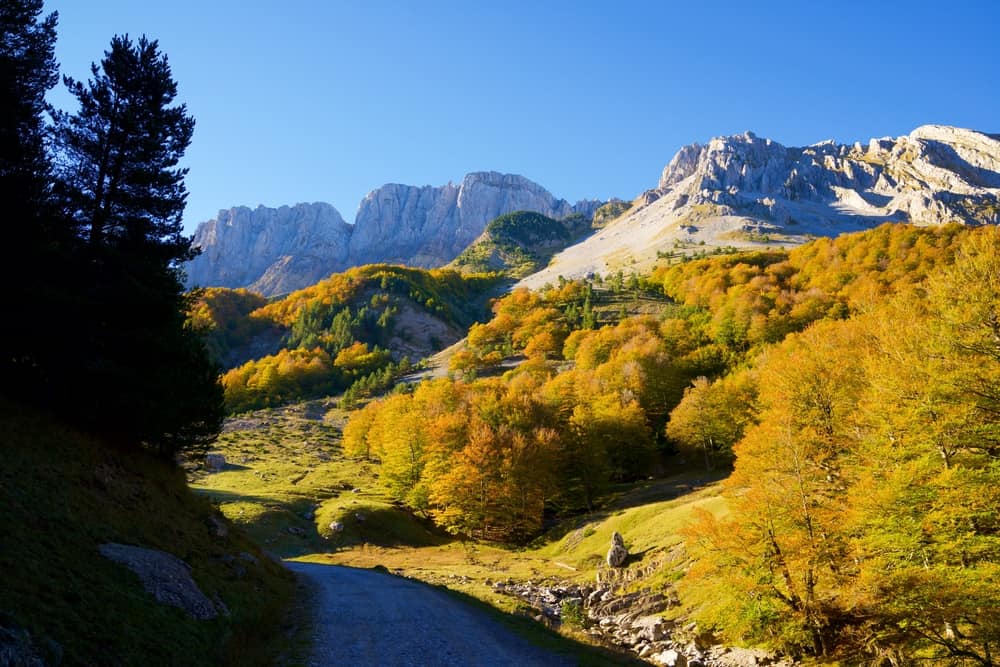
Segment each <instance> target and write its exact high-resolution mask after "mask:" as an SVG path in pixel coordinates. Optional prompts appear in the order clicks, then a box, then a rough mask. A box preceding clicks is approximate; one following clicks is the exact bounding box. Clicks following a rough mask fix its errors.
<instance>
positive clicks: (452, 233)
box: [186, 171, 601, 295]
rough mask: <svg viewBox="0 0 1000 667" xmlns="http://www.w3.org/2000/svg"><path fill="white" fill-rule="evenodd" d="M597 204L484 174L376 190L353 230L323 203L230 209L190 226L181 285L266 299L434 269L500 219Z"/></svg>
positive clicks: (558, 214) (585, 209) (511, 177)
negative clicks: (246, 291) (323, 282)
mask: <svg viewBox="0 0 1000 667" xmlns="http://www.w3.org/2000/svg"><path fill="white" fill-rule="evenodd" d="M600 204H601V202H598V201H581V202H577V203H576V204H570V203H569V202H567V201H565V200H563V199H556V198H555V197H554V196H553V195H552V194H551V193H550V192H548V190H546V189H545V188H543V187H542V186H540V185H538V184H537V183H535V182H533V181H530V180H528V179H527V178H524V177H523V176H518V175H515V174H501V173H498V172H493V171H485V172H473V173H470V174H468V175H466V176H465V177H464V178H463V179H462V182H461V184H460V185H455V184H453V183H448V184H447V185H443V186H437V187H435V186H429V185H426V186H412V185H403V184H399V183H389V184H386V185H383V186H382V187H380V188H378V189H376V190H372V191H371V192H369V193H368V194H367V195H365V197H364V198H363V199H362V200H361V203H360V205H359V206H358V213H357V217H356V219H355V222H354V224H353V225H349V224H347V223H346V222H344V220H343V218H342V217H341V216H340V213H338V212H337V210H336V209H335V208H334V207H333V206H330V205H329V204H299V205H296V206H293V207H288V206H283V207H280V208H277V209H272V208H267V207H258V208H257V209H254V210H252V211H251V210H250V209H248V208H245V207H236V208H233V209H230V210H228V211H220V213H219V216H218V217H216V219H215V220H210V221H208V222H206V223H203V224H202V225H200V226H199V227H198V230H197V232H196V233H195V245H196V246H198V247H200V248H201V249H202V254H201V255H199V256H198V257H196V258H195V259H194V260H193V261H191V262H190V263H188V265H187V267H186V268H187V274H188V284H189V286H194V285H200V286H215V285H219V286H225V287H249V288H250V289H253V290H255V291H258V292H261V293H263V294H265V295H273V294H281V293H285V292H289V291H292V290H294V289H299V288H302V287H305V286H307V285H311V284H313V283H315V282H317V281H318V280H320V279H322V278H325V277H326V276H328V275H330V274H331V273H333V272H336V271H342V270H344V269H346V268H348V267H351V266H358V265H361V264H370V263H374V262H392V263H403V264H408V265H411V266H422V267H435V266H442V265H444V264H447V263H448V262H449V261H451V260H452V259H454V258H455V257H456V256H457V255H458V254H459V253H460V252H462V250H464V249H465V248H466V247H467V246H468V245H469V244H470V243H472V241H474V240H475V239H476V238H477V237H478V236H479V235H480V234H481V233H482V232H483V230H484V229H485V227H486V224H487V223H488V222H489V221H490V220H493V219H494V218H496V217H498V216H500V215H503V214H505V213H512V212H514V211H521V210H523V211H533V212H537V213H541V214H543V215H546V216H549V217H553V218H562V217H565V216H568V215H571V214H573V213H583V214H585V215H587V216H591V215H593V212H594V210H596V209H597V207H598V206H599V205H600Z"/></svg>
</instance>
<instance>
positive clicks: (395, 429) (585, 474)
mask: <svg viewBox="0 0 1000 667" xmlns="http://www.w3.org/2000/svg"><path fill="white" fill-rule="evenodd" d="M998 248H1000V233H998V231H997V229H996V228H993V227H984V228H976V229H970V228H964V227H959V226H945V227H937V228H917V227H911V226H906V225H884V226H882V227H879V228H876V229H873V230H870V231H868V232H862V233H857V234H852V235H846V236H841V237H838V238H836V239H819V240H816V241H813V242H812V243H809V244H807V245H805V246H802V247H799V248H796V249H793V250H790V251H768V252H758V253H740V254H731V255H722V256H717V257H710V258H705V259H699V260H694V261H688V262H682V263H679V264H673V265H670V266H665V267H662V268H660V269H658V270H656V271H654V272H653V273H652V274H651V275H649V276H646V277H643V278H641V279H639V282H641V283H642V285H643V287H644V288H646V289H649V288H653V289H659V290H662V292H663V295H664V296H666V297H668V298H669V299H670V301H671V304H670V305H668V307H666V308H664V309H663V311H662V314H661V315H660V316H658V317H657V316H652V315H640V316H626V317H623V318H618V319H616V320H615V321H607V322H598V321H596V320H595V318H593V317H589V318H584V317H581V316H580V313H581V312H582V311H583V310H584V308H583V306H584V305H586V304H587V303H588V298H589V296H590V295H592V294H593V291H594V289H595V286H594V285H593V284H590V283H586V282H574V281H564V283H563V284H562V285H561V286H558V287H550V288H549V289H547V290H543V291H540V292H537V293H531V292H527V291H515V292H513V293H511V294H509V295H508V296H506V297H504V298H502V299H500V300H498V301H497V302H496V303H495V304H494V317H493V319H492V320H490V321H489V322H487V323H483V324H479V325H475V326H473V328H472V329H471V331H470V332H469V337H468V344H467V349H466V350H465V352H463V353H461V354H460V355H456V357H455V358H454V360H453V364H452V369H453V373H452V376H451V377H450V378H444V379H439V380H435V381H433V382H426V383H423V384H420V385H418V386H417V387H416V388H415V389H414V390H413V391H412V392H409V393H405V392H404V393H399V394H396V395H393V396H390V397H387V398H384V399H381V400H376V401H372V402H370V403H368V404H367V405H366V406H365V407H364V408H363V409H361V410H360V411H358V412H356V413H355V414H354V415H353V417H352V418H351V421H350V422H349V423H348V425H347V427H346V430H345V434H344V437H345V448H346V449H347V450H349V451H350V452H351V453H353V454H354V455H356V456H359V457H366V458H369V459H372V460H377V461H379V462H380V463H381V470H382V476H383V480H384V481H385V483H386V485H387V486H388V488H389V489H390V490H391V492H392V494H393V496H394V497H395V498H396V499H397V500H399V501H400V502H403V503H405V504H406V505H408V506H409V507H411V508H412V509H413V510H414V511H417V512H420V513H424V514H426V515H427V516H429V517H432V518H433V519H434V520H435V521H436V522H438V523H439V524H440V525H442V526H444V527H446V528H448V529H449V530H452V531H454V532H456V533H463V534H469V535H475V536H478V537H483V538H487V539H493V540H502V541H508V542H514V543H524V542H526V541H527V540H530V539H531V538H533V537H534V536H536V535H538V534H539V533H540V531H541V530H542V529H543V527H544V526H545V525H546V520H547V519H548V518H549V517H551V516H568V515H572V514H573V513H575V512H580V511H586V510H587V509H590V508H592V507H593V506H594V504H595V503H596V502H599V500H600V498H601V494H602V492H603V491H605V490H606V489H607V488H608V486H609V485H610V484H614V483H616V482H618V481H623V480H635V479H638V478H641V477H642V476H645V475H647V474H649V473H650V472H651V471H652V470H653V465H654V463H655V462H656V461H657V460H661V459H660V455H661V454H663V453H665V452H672V451H676V452H680V453H681V454H682V455H683V456H685V457H686V458H688V459H690V460H692V461H698V462H699V463H700V464H703V465H705V466H706V467H708V468H715V467H719V468H726V467H731V469H732V474H731V476H730V477H729V479H728V480H727V481H726V482H725V491H724V495H725V497H726V498H727V501H728V505H729V512H728V513H727V514H726V515H724V516H722V517H720V518H714V517H713V516H711V515H708V514H705V515H703V516H701V517H699V518H698V519H697V520H696V521H695V522H693V523H692V524H691V525H690V526H689V528H688V529H687V533H686V544H687V551H688V554H689V557H690V559H691V561H690V563H691V565H690V568H689V569H688V570H687V572H686V573H685V575H684V577H683V579H682V581H681V582H680V586H681V590H682V591H683V594H684V595H685V596H686V597H687V598H688V599H690V600H692V601H694V602H695V603H696V607H697V612H696V614H697V620H698V621H699V622H700V623H702V624H703V625H704V627H709V628H712V629H713V630H714V631H715V632H717V633H719V634H720V635H721V636H723V637H725V638H726V639H727V640H730V641H733V642H739V643H750V644H761V645H767V646H772V647H779V648H782V649H784V650H785V651H787V652H788V653H790V654H792V655H800V656H801V655H815V656H832V657H836V656H841V657H847V656H853V657H856V656H860V655H867V656H869V657H870V658H871V659H872V661H873V662H874V663H876V664H893V665H902V664H912V662H913V661H916V660H924V659H927V660H938V661H942V660H943V661H949V660H951V661H968V662H970V663H976V664H992V662H991V661H992V660H993V657H992V655H993V653H994V652H995V650H996V649H995V646H996V642H997V641H998V640H1000V622H998V619H1000V609H998V605H1000V602H998V601H1000V589H998V583H1000V582H998V579H997V575H998V573H1000V521H998V518H997V517H998V514H997V511H996V508H997V506H998V501H1000V497H998V493H1000V491H998V489H1000V484H998V482H1000V478H998V474H1000V461H998V455H1000V364H998V362H1000V344H998V342H997V341H1000V324H998V322H1000V253H998V252H997V250H998ZM480 375H482V377H480Z"/></svg>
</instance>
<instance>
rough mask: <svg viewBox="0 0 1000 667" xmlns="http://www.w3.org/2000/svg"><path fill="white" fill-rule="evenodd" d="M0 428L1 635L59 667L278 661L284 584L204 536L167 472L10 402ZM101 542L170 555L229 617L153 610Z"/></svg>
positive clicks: (204, 517)
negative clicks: (51, 655) (41, 649)
mask: <svg viewBox="0 0 1000 667" xmlns="http://www.w3.org/2000/svg"><path fill="white" fill-rule="evenodd" d="M0 421H2V432H3V433H4V435H3V440H2V447H0V507H3V511H2V512H0V535H2V536H3V537H2V538H0V539H2V548H0V569H2V571H3V573H4V584H3V586H0V612H2V613H0V622H2V623H3V624H8V625H9V624H13V625H16V626H19V627H21V628H24V629H26V630H28V631H29V632H30V633H31V635H32V637H33V639H34V641H35V642H36V643H41V644H49V645H51V646H55V645H57V646H58V647H59V648H58V649H54V650H55V651H56V653H58V652H60V651H61V653H62V664H64V665H97V664H102V665H119V664H120V665H133V664H142V665H177V664H185V665H219V664H233V665H254V664H268V663H271V662H273V661H274V660H275V659H276V657H277V655H276V653H280V652H281V651H283V650H284V648H285V646H284V643H283V642H284V636H283V634H282V633H283V631H282V628H281V625H282V622H283V615H284V613H285V611H286V608H287V607H288V603H289V601H290V599H291V596H292V594H293V590H294V581H293V579H292V577H291V576H290V575H289V574H288V573H287V572H286V571H285V570H284V569H283V568H281V567H280V566H279V565H278V564H276V563H274V562H272V561H271V560H270V559H269V558H268V557H267V556H266V555H265V554H264V553H262V552H261V551H260V550H259V549H258V548H257V547H256V546H255V545H254V544H253V543H252V542H250V540H249V539H247V538H246V537H245V536H243V535H241V534H240V533H239V532H238V531H235V530H230V531H229V533H228V535H226V536H225V537H219V536H217V535H215V534H214V532H213V529H212V526H211V524H210V521H209V517H210V515H211V514H212V513H213V509H212V507H211V506H210V504H209V503H208V502H207V501H206V500H204V499H202V498H198V497H196V496H194V495H193V494H191V493H190V492H189V491H188V489H187V488H186V487H185V483H184V477H183V473H182V472H181V471H180V470H179V469H177V467H176V466H174V465H173V464H170V463H168V462H165V461H162V460H159V459H156V458H154V457H152V456H151V455H149V454H148V453H146V452H144V451H141V450H137V449H116V448H113V447H111V446H109V445H107V444H106V443H103V442H100V441H98V440H95V439H93V438H89V437H86V436H83V435H81V434H79V433H77V432H75V431H73V430H71V429H68V428H62V427H60V426H58V425H56V424H54V423H53V420H51V419H49V418H47V417H46V416H44V415H41V414H37V413H34V412H31V411H29V410H26V409H23V408H21V407H20V406H16V405H12V404H10V403H6V402H4V403H0ZM105 542H120V543H125V544H134V545H138V546H143V547H149V548H153V549H160V550H163V551H167V552H170V553H172V554H174V555H175V556H178V557H179V558H181V559H183V560H184V561H185V562H186V563H187V564H188V565H190V566H191V573H192V576H193V578H194V579H195V581H196V582H197V584H198V586H199V587H200V588H201V590H202V591H203V592H204V593H205V594H206V595H207V596H209V598H215V597H217V598H218V599H220V600H221V601H222V602H224V604H225V605H226V607H227V608H228V609H229V611H230V614H231V615H230V616H229V617H225V616H220V617H218V618H216V619H213V620H210V621H197V620H194V619H191V618H190V617H188V616H186V615H185V614H184V613H183V612H182V611H180V610H178V609H176V608H173V607H168V606H164V605H161V604H158V603H157V602H156V601H155V600H154V599H153V598H152V597H151V596H150V595H149V594H147V593H146V592H145V591H144V590H143V588H142V586H141V584H140V582H139V580H138V578H137V577H136V576H135V575H133V574H132V573H131V572H130V571H129V570H128V569H126V568H125V567H123V566H122V565H119V564H116V563H113V562H111V561H109V560H107V559H105V558H103V557H102V556H101V555H100V554H99V553H98V551H97V547H98V545H100V544H102V543H105ZM241 554H246V555H247V556H249V558H248V557H247V556H243V557H241ZM53 642H54V644H52V643H53Z"/></svg>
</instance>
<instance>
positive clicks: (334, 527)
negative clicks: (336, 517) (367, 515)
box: [330, 521, 344, 533]
mask: <svg viewBox="0 0 1000 667" xmlns="http://www.w3.org/2000/svg"><path fill="white" fill-rule="evenodd" d="M330 532H332V533H342V532H344V524H342V523H341V522H339V521H331V522H330Z"/></svg>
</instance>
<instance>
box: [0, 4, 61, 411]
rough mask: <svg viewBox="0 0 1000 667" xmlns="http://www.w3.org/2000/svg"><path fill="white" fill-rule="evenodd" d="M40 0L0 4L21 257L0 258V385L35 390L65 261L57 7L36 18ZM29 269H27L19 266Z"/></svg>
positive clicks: (3, 108) (8, 157) (10, 201)
mask: <svg viewBox="0 0 1000 667" xmlns="http://www.w3.org/2000/svg"><path fill="white" fill-rule="evenodd" d="M41 12H42V0H10V1H7V2H4V3H2V4H0V195H2V197H3V202H4V215H5V221H6V223H7V224H6V225H5V226H4V240H5V243H6V244H7V247H8V248H10V249H11V250H12V252H13V253H16V256H17V258H18V260H19V261H16V262H14V261H6V262H2V263H0V267H2V269H0V270H2V273H0V281H2V284H4V285H7V286H13V285H17V289H11V290H9V293H8V295H7V299H6V301H7V303H6V307H5V309H6V311H7V314H8V322H9V323H11V324H9V325H8V326H4V327H2V329H0V330H2V331H3V334H2V339H0V349H2V350H3V354H2V356H0V386H2V389H3V390H4V391H5V392H8V393H11V394H14V395H17V396H27V395H33V394H34V393H35V390H37V389H39V387H40V385H41V384H42V382H41V377H42V376H44V375H45V370H44V369H45V366H46V364H45V363H43V360H42V356H43V355H44V353H45V351H46V350H51V349H53V347H54V346H53V344H52V341H51V340H49V336H50V335H51V331H52V322H51V320H52V319H54V313H53V311H54V310H55V309H54V308H52V307H50V306H51V304H49V303H47V299H46V298H45V296H46V295H47V294H48V293H50V292H51V285H52V284H53V283H54V282H58V281H57V278H56V276H57V271H55V269H58V268H59V267H61V266H62V265H63V262H60V261H57V260H56V259H55V256H56V255H55V253H56V251H58V250H61V248H60V247H59V244H57V243H55V242H54V241H55V240H56V239H54V238H49V236H50V235H51V232H52V225H51V224H50V223H51V213H52V211H51V210H50V209H49V207H48V203H49V200H50V175H51V167H50V162H49V157H48V154H47V152H46V148H45V140H46V132H47V128H46V124H45V120H44V115H45V111H46V108H47V106H46V103H45V93H46V92H47V91H48V90H49V89H50V88H52V86H54V85H55V84H56V81H57V80H58V72H57V65H56V60H55V55H54V49H55V40H56V20H57V15H56V14H55V13H54V12H53V13H52V14H49V15H48V16H47V17H45V18H41V19H40V15H41ZM24 266H29V267H31V270H30V271H28V272H24V271H23V269H22V267H24Z"/></svg>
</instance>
